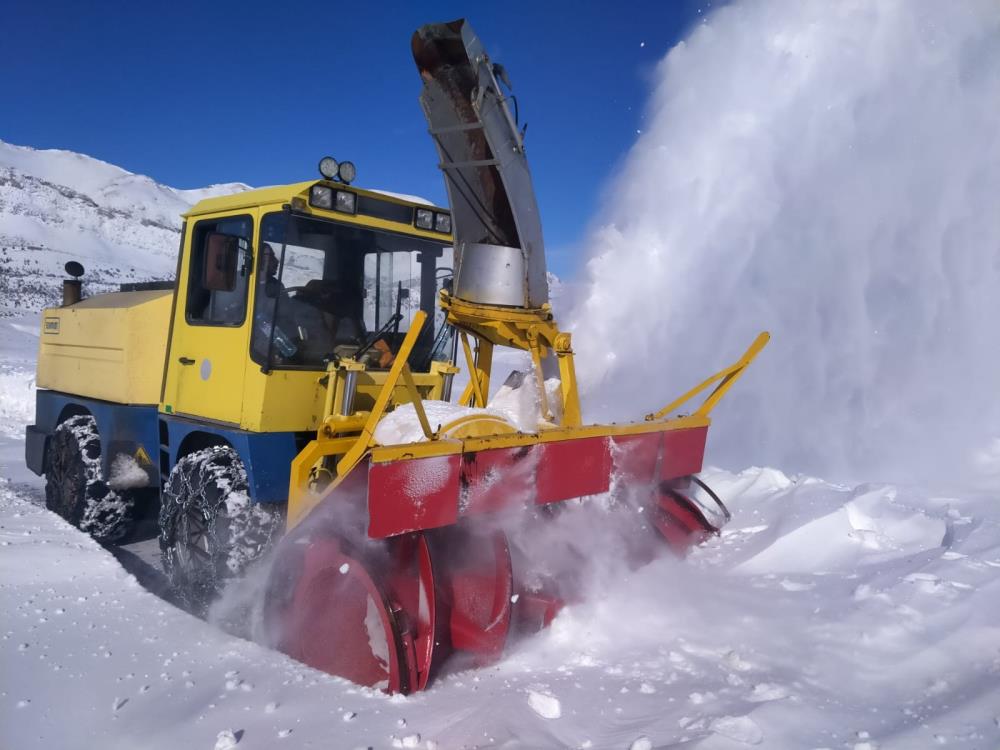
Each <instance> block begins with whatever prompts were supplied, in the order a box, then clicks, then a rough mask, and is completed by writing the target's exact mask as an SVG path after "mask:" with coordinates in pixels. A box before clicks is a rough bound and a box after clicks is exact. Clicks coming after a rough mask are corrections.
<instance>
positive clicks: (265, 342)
mask: <svg viewBox="0 0 1000 750" xmlns="http://www.w3.org/2000/svg"><path fill="white" fill-rule="evenodd" d="M257 268H258V273H257V284H256V295H255V296H256V304H255V310H254V331H253V337H252V339H253V343H252V347H251V348H252V349H253V352H254V355H255V356H256V358H257V359H258V360H260V361H266V359H267V353H268V349H269V348H270V349H271V356H272V361H273V362H274V363H275V364H278V365H292V366H296V365H298V366H302V365H305V366H310V365H312V366H316V365H323V364H325V363H326V362H327V361H329V360H330V359H332V358H334V357H344V358H346V357H353V356H355V354H356V353H357V352H358V350H359V349H361V348H362V347H365V346H366V344H369V334H368V332H367V330H366V329H365V324H364V319H363V317H362V315H363V314H362V310H363V301H364V294H363V292H362V290H361V287H360V285H359V284H357V283H354V282H353V281H352V280H349V279H329V280H327V279H310V280H309V281H307V282H306V283H305V284H304V285H303V286H298V287H293V288H291V289H286V288H285V286H284V284H283V283H282V282H281V280H280V279H279V277H278V271H279V269H280V264H279V259H278V256H277V254H276V253H275V251H274V248H273V247H272V246H271V245H270V244H269V243H266V242H265V243H262V244H261V249H260V262H259V263H258V266H257ZM275 311H277V318H275ZM272 327H273V343H272V341H271V338H272ZM394 359H395V355H394V354H393V353H392V351H391V349H390V348H389V345H388V344H387V343H386V342H385V341H384V340H382V339H379V340H377V341H375V342H374V343H372V344H371V345H370V346H367V349H366V351H365V352H364V353H363V355H362V358H361V361H362V363H363V364H364V365H365V366H366V367H368V368H386V367H389V366H390V365H391V364H392V362H393V360H394Z"/></svg>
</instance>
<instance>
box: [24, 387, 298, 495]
mask: <svg viewBox="0 0 1000 750" xmlns="http://www.w3.org/2000/svg"><path fill="white" fill-rule="evenodd" d="M76 414H90V415H92V416H93V417H94V419H95V420H96V422H97V430H98V432H99V433H100V436H101V462H102V468H103V471H104V476H106V477H107V476H110V470H111V464H112V462H113V461H114V458H115V457H116V456H119V455H121V454H125V455H128V456H131V457H133V458H134V459H135V460H136V462H137V463H138V464H139V465H140V466H141V467H143V468H144V469H145V470H146V471H147V473H148V474H149V479H150V483H149V486H150V487H159V485H160V476H161V473H162V475H163V476H164V477H166V476H167V475H169V473H170V470H171V469H173V467H174V465H175V464H176V463H177V461H178V460H179V459H180V458H182V457H183V456H184V455H185V454H186V453H188V452H190V451H191V450H196V449H197V448H198V447H202V446H204V445H211V444H219V443H226V444H228V445H230V446H231V447H232V448H233V449H234V450H235V451H236V452H237V453H238V454H239V457H240V460H241V461H242V462H243V466H244V468H245V469H246V472H247V480H248V482H249V486H250V498H251V499H252V500H254V501H256V502H261V503H283V502H285V501H287V499H288V478H289V474H290V471H291V465H292V460H293V459H294V458H295V456H296V454H297V453H298V448H297V443H296V433H294V432H270V433H261V432H247V431H245V430H240V429H236V428H231V427H226V426H223V425H216V424H213V423H209V422H201V421H199V420H196V419H191V418H187V417H177V416H174V415H171V414H160V413H159V412H158V410H157V407H156V406H155V405H127V404H115V403H111V402H108V401H99V400H97V399H91V398H83V397H81V396H74V395H71V394H67V393H60V392H58V391H46V390H39V391H38V392H37V395H36V402H35V424H33V425H29V427H28V429H27V434H26V436H25V460H26V463H27V464H28V467H29V468H30V469H31V470H32V471H34V472H35V473H36V474H41V473H43V472H44V470H45V469H44V466H45V453H46V451H47V450H48V445H49V441H50V440H51V437H52V433H53V432H55V429H56V427H58V426H59V424H60V423H61V422H63V421H65V420H66V419H68V418H69V417H71V416H74V415H76Z"/></svg>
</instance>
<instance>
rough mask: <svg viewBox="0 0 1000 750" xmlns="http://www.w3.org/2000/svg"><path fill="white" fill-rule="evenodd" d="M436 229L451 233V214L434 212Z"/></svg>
mask: <svg viewBox="0 0 1000 750" xmlns="http://www.w3.org/2000/svg"><path fill="white" fill-rule="evenodd" d="M434 229H435V230H437V231H438V232H444V233H445V234H451V215H450V214H434Z"/></svg>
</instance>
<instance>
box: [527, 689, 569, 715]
mask: <svg viewBox="0 0 1000 750" xmlns="http://www.w3.org/2000/svg"><path fill="white" fill-rule="evenodd" d="M528 705H529V706H530V707H531V710H532V711H534V712H535V713H536V714H538V715H539V716H541V717H542V718H543V719H558V718H559V717H560V716H562V704H561V703H560V702H559V699H558V698H556V697H555V696H554V695H552V694H551V693H543V692H540V691H537V690H529V691H528Z"/></svg>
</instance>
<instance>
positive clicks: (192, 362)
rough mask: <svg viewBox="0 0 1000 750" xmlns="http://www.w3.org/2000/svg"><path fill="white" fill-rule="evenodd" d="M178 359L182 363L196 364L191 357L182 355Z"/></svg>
mask: <svg viewBox="0 0 1000 750" xmlns="http://www.w3.org/2000/svg"><path fill="white" fill-rule="evenodd" d="M177 361H178V362H180V363H181V364H182V365H193V364H194V360H193V359H191V358H190V357H181V358H180V359H178V360H177Z"/></svg>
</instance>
